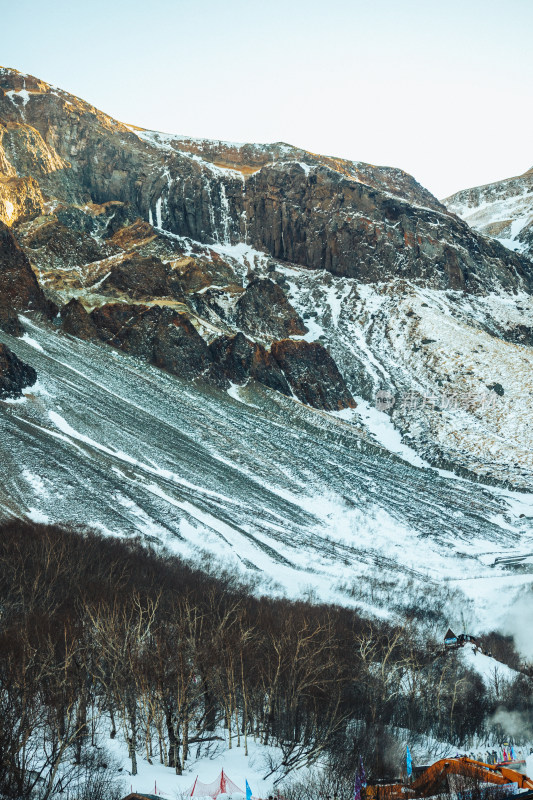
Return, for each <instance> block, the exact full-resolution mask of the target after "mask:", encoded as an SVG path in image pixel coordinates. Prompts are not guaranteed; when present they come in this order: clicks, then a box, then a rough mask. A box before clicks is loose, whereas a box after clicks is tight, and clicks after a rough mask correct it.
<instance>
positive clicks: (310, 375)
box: [271, 339, 355, 411]
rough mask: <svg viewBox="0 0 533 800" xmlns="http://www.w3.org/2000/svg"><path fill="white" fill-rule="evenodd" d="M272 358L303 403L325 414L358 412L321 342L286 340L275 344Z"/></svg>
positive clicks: (333, 362)
mask: <svg viewBox="0 0 533 800" xmlns="http://www.w3.org/2000/svg"><path fill="white" fill-rule="evenodd" d="M271 354H272V356H273V358H274V359H275V360H276V361H277V362H278V364H279V366H280V367H281V369H282V370H283V372H284V374H285V377H286V378H287V380H288V382H289V385H290V387H291V389H292V390H293V392H294V394H295V395H296V396H297V397H298V399H299V400H301V401H302V402H303V403H307V405H310V406H313V407H314V408H322V409H324V410H325V411H339V410H340V409H343V408H355V401H354V399H353V397H352V395H351V394H350V391H349V389H348V387H347V386H346V384H345V382H344V378H343V377H342V375H341V374H340V372H339V370H338V368H337V365H336V364H335V361H334V360H333V358H332V357H331V356H330V354H329V353H328V351H327V350H326V349H325V348H324V347H323V346H322V345H321V344H319V343H318V342H306V341H304V340H298V341H294V340H293V339H284V340H282V341H281V342H274V343H273V345H272V348H271Z"/></svg>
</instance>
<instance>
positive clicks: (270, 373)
mask: <svg viewBox="0 0 533 800" xmlns="http://www.w3.org/2000/svg"><path fill="white" fill-rule="evenodd" d="M209 350H210V353H211V356H212V358H213V362H214V363H213V366H212V368H211V376H212V377H213V379H214V380H216V382H217V383H219V384H221V385H223V386H225V387H227V386H228V385H229V382H230V381H231V382H232V383H245V382H246V381H247V380H248V378H255V380H257V381H258V382H259V383H262V384H264V385H265V386H268V387H270V388H271V389H275V390H276V391H278V392H282V394H287V395H290V394H291V391H290V388H289V386H288V384H287V381H286V380H285V377H284V375H283V373H282V371H281V369H280V367H279V365H278V364H277V362H276V361H275V360H274V359H273V358H272V356H271V355H270V353H269V352H267V351H266V350H265V348H264V347H263V346H262V345H260V344H257V342H251V341H250V340H249V339H247V338H246V336H244V334H243V333H237V334H236V335H235V336H220V337H219V338H218V339H215V340H214V341H213V342H211V344H210V345H209Z"/></svg>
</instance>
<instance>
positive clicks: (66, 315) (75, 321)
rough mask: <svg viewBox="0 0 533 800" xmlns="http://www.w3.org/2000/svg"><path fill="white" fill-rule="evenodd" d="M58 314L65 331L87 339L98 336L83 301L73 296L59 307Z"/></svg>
mask: <svg viewBox="0 0 533 800" xmlns="http://www.w3.org/2000/svg"><path fill="white" fill-rule="evenodd" d="M60 314H61V324H62V327H63V330H64V331H65V333H70V334H71V335H72V336H76V337H77V338H78V339H85V340H88V341H90V340H94V339H98V338H99V334H98V329H97V327H96V325H95V324H94V322H93V321H92V319H91V316H90V315H89V314H88V313H87V311H86V309H85V306H84V305H83V303H81V302H80V301H79V300H77V299H76V298H75V297H73V298H72V300H70V301H69V302H68V303H66V304H65V305H64V306H63V307H62V308H61V312H60Z"/></svg>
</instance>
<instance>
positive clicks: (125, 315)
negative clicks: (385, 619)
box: [0, 69, 533, 624]
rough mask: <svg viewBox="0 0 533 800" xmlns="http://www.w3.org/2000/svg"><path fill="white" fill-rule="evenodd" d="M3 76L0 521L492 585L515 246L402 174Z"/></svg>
mask: <svg viewBox="0 0 533 800" xmlns="http://www.w3.org/2000/svg"><path fill="white" fill-rule="evenodd" d="M0 78H1V79H0V123H1V127H0V131H1V136H2V138H1V148H2V150H1V153H2V162H1V163H2V165H3V166H2V170H3V177H2V186H3V187H4V188H3V191H4V192H5V193H6V194H5V198H6V199H5V201H4V207H5V209H6V213H5V224H2V223H0V224H2V229H1V232H2V239H1V240H0V266H1V267H2V269H1V270H0V289H1V290H2V292H1V294H0V311H1V314H0V318H1V319H2V325H3V328H4V333H3V334H2V335H1V341H2V342H3V343H4V345H5V346H7V349H8V351H9V353H11V354H13V356H9V357H7V356H6V358H7V359H8V360H6V362H5V363H6V364H7V363H8V361H9V364H12V363H16V362H13V358H18V359H19V361H20V365H19V366H18V367H17V375H18V378H17V380H16V381H15V382H13V381H11V383H10V384H9V386H10V387H11V388H10V389H9V390H6V391H4V393H3V394H4V397H5V398H6V399H5V400H4V402H3V403H2V416H1V424H2V426H3V431H4V434H3V437H2V443H1V444H0V448H1V449H2V455H3V460H2V465H3V466H2V469H3V473H4V474H3V478H4V480H3V489H2V508H3V515H4V516H8V515H12V514H17V515H30V516H32V517H33V518H34V519H47V520H50V521H53V520H62V521H77V520H84V521H86V520H91V521H92V522H93V523H94V524H97V525H98V526H100V527H101V528H102V529H105V530H109V531H111V532H115V533H121V534H129V533H132V532H137V531H139V532H141V533H142V534H143V535H144V536H145V537H147V538H148V539H151V538H154V537H155V538H156V539H157V540H158V541H167V540H169V541H171V542H172V546H173V547H177V548H178V550H180V552H190V551H191V550H194V549H195V548H196V549H197V548H198V543H199V542H201V546H202V547H203V548H205V549H206V550H208V551H212V552H215V553H219V554H223V555H224V557H226V555H227V554H228V553H231V555H232V558H235V557H236V558H237V559H238V561H239V563H241V565H242V566H243V567H244V568H246V569H260V570H261V571H262V572H263V574H264V575H266V576H269V577H270V576H271V577H272V579H273V580H274V581H275V582H279V583H280V585H281V586H285V587H286V588H287V590H290V591H291V592H293V591H295V588H294V580H295V576H296V575H298V576H299V577H298V579H297V581H296V583H297V585H298V586H299V587H300V588H301V587H303V586H309V585H312V586H313V587H314V588H316V589H317V590H318V591H322V589H321V587H326V588H327V592H330V591H331V589H332V586H333V597H336V594H335V592H336V588H335V587H336V586H337V585H339V586H343V587H344V588H343V589H342V590H341V593H342V592H344V593H345V594H346V592H348V594H350V592H351V591H352V589H351V588H350V587H349V586H348V587H347V586H346V585H345V581H344V576H345V574H346V567H347V566H348V565H350V566H351V568H353V569H355V570H356V574H357V575H362V574H368V573H369V572H371V570H372V569H374V568H375V566H376V565H378V564H379V565H383V568H384V569H385V572H386V576H387V577H386V579H387V580H389V579H390V580H394V579H395V578H393V576H394V575H397V574H398V571H400V572H402V571H403V570H404V569H407V570H408V572H407V574H408V575H411V576H412V578H413V580H414V581H415V583H420V585H422V584H423V583H424V581H425V580H426V576H427V575H431V576H433V579H434V580H435V581H436V582H438V581H442V579H443V578H444V577H449V578H452V579H453V580H454V581H456V582H458V583H457V584H456V585H457V586H463V584H462V583H461V581H462V579H463V577H466V576H467V575H468V574H471V572H472V568H473V567H474V565H475V567H474V568H475V570H476V575H477V576H478V577H479V578H480V581H479V583H480V585H481V584H482V585H486V586H491V585H493V581H494V579H495V580H496V581H499V580H500V579H501V580H502V581H503V583H504V584H505V585H506V586H509V595H508V597H509V603H511V602H512V600H513V597H514V596H515V594H516V593H517V592H519V591H520V589H521V587H522V586H523V584H524V583H525V582H527V575H528V573H529V570H530V569H531V566H530V560H531V552H533V547H532V538H531V537H532V530H533V529H532V523H531V515H532V513H533V511H532V506H531V497H530V496H529V495H521V494H518V493H514V491H515V490H517V489H521V490H527V489H529V488H530V486H531V478H532V473H533V460H532V453H533V441H532V439H531V437H532V436H533V429H532V427H531V425H530V422H529V420H530V419H531V411H532V408H531V404H532V402H533V401H532V399H531V397H532V395H531V393H530V392H529V391H527V387H528V385H529V383H528V381H529V375H530V371H531V363H532V362H531V349H530V344H531V341H533V338H532V337H533V334H532V333H531V331H532V330H533V304H532V302H531V296H530V294H529V289H530V285H531V281H532V276H533V272H532V268H531V263H530V262H529V261H528V260H527V259H526V258H523V257H521V256H519V255H516V254H513V253H511V252H509V251H508V250H507V249H506V248H504V247H502V246H501V245H499V244H498V243H494V242H492V241H491V240H489V239H486V238H484V237H483V236H481V235H479V234H477V233H475V232H474V231H472V230H471V229H470V228H469V227H468V225H466V224H465V223H464V222H461V221H460V220H459V219H458V218H457V217H456V216H455V215H453V214H450V213H449V212H448V211H447V210H446V208H445V207H444V206H442V204H440V203H439V201H438V200H436V199H435V198H433V197H432V196H431V195H430V194H429V193H428V192H427V191H426V190H425V189H423V188H422V187H421V186H419V185H418V184H417V183H416V181H414V179H413V178H411V177H410V176H408V175H407V174H406V173H403V172H402V171H401V170H397V169H391V168H384V167H374V166H371V165H368V164H362V163H359V162H355V163H353V162H346V161H341V160H339V159H333V158H329V157H325V156H318V155H314V154H311V153H307V152H305V151H303V150H299V149H298V148H294V147H290V146H288V145H284V144H275V145H235V144H229V143H225V142H216V141H214V142H210V141H207V140H192V139H188V138H186V137H183V136H170V135H164V134H157V133H154V132H149V131H145V130H140V129H137V128H135V127H133V126H131V125H130V126H127V125H124V124H122V123H120V122H117V121H115V120H113V119H111V118H110V117H108V116H107V115H105V114H103V113H102V112H100V111H98V110H97V109H94V108H93V107H91V106H89V105H88V104H87V103H85V102H84V101H82V100H80V99H78V98H75V97H73V96H72V95H69V94H67V93H66V92H63V91H62V90H59V89H56V88H54V87H51V86H49V85H48V84H45V83H43V82H42V81H40V80H38V79H37V78H33V77H31V76H27V75H22V74H21V73H18V72H16V71H14V70H9V69H3V70H2V73H1V76H0ZM8 204H9V205H8ZM8 212H9V213H8ZM21 312H23V317H20V316H19V315H20V313H21ZM28 312H29V313H28ZM22 334H24V335H23V336H22V338H20V337H21V335H22ZM17 336H18V337H19V338H14V337H17ZM118 351H122V353H119V352H118ZM24 365H26V366H24ZM26 368H27V369H28V370H32V369H34V370H36V375H34V373H32V372H31V371H28V372H24V370H25V369H26ZM6 369H7V367H6ZM35 378H36V380H37V383H36V384H35V387H36V388H34V389H33V390H31V389H26V390H24V391H25V395H21V392H22V390H23V389H24V386H25V385H26V386H29V385H30V384H31V383H32V381H34V380H35ZM9 380H11V378H9ZM524 388H526V391H524ZM10 395H11V397H12V398H13V397H14V398H15V399H14V400H13V399H9V396H10ZM17 395H18V398H19V399H16V398H17ZM24 398H25V399H24ZM103 409H105V411H104V410H103ZM310 453H312V454H313V457H312V459H311V458H310ZM43 464H47V465H48V466H47V470H46V473H45V472H44V471H43V468H42V465H43ZM431 466H433V467H437V468H438V469H439V470H440V471H439V472H437V471H435V469H431ZM67 476H68V477H67ZM58 487H60V488H58ZM80 487H83V492H82V493H81V494H80ZM491 487H494V488H491ZM498 487H499V488H498ZM509 490H511V491H509ZM428 498H431V500H429V499H428ZM428 509H431V512H430V513H428ZM198 531H201V534H199V533H198ZM406 543H408V544H406ZM314 548H316V553H317V561H316V563H314V564H313V567H312V569H311V570H310V571H309V552H310V550H313V549H314ZM319 554H320V555H319ZM496 559H499V561H498V567H497V568H496V567H495V565H496ZM511 564H512V566H510V565H511ZM285 570H287V572H285ZM516 570H519V571H520V570H521V571H522V572H519V573H518V574H517V572H516ZM322 574H323V575H324V577H322ZM284 576H285V577H284ZM300 577H301V578H302V580H300ZM332 579H333V584H332ZM472 586H474V584H473V585H472ZM289 587H290V589H289ZM467 591H468V592H470V593H471V598H472V599H475V601H476V603H477V604H478V605H479V608H478V610H477V611H476V613H477V614H479V616H480V619H481V618H483V619H485V615H487V617H490V616H491V614H493V613H494V612H495V608H494V607H493V606H491V601H490V592H489V591H485V589H480V590H479V591H478V589H477V588H476V589H475V590H473V589H472V587H471V586H469V587H468V589H467ZM372 593H373V592H371V591H370V589H369V590H368V591H367V590H365V592H363V594H364V595H366V594H372ZM385 593H386V592H385ZM360 601H361V602H362V603H366V602H367V599H366V597H361V598H360ZM379 602H380V603H381V604H382V605H386V601H385V600H384V599H383V598H382V599H381V600H380V601H379ZM479 624H482V623H481V622H480V623H479Z"/></svg>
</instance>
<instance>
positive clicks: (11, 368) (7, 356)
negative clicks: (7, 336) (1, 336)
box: [0, 344, 37, 398]
mask: <svg viewBox="0 0 533 800" xmlns="http://www.w3.org/2000/svg"><path fill="white" fill-rule="evenodd" d="M36 380H37V373H36V372H35V370H34V369H33V367H30V366H28V364H25V363H24V362H23V361H21V360H20V358H18V356H16V355H15V354H14V353H12V352H11V350H10V349H9V347H7V346H6V345H5V344H0V398H6V397H20V395H21V394H22V389H24V388H25V387H26V386H33V384H34V383H35V381H36Z"/></svg>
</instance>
